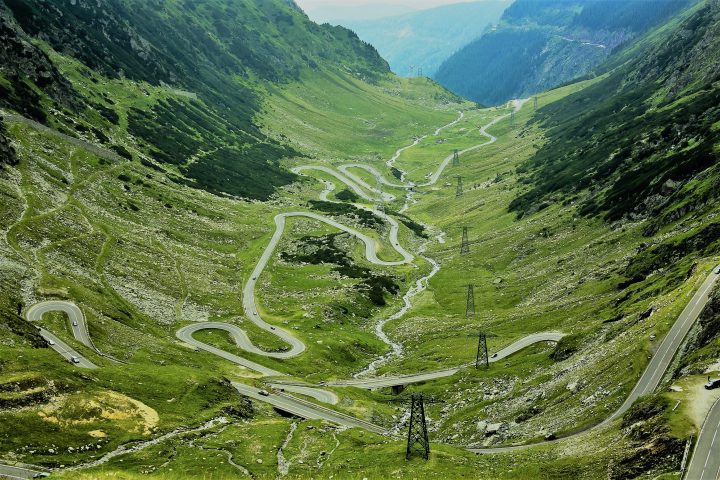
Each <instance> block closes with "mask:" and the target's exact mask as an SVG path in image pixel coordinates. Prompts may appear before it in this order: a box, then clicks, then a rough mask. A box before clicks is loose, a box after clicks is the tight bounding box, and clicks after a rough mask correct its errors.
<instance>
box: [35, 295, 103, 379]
mask: <svg viewBox="0 0 720 480" xmlns="http://www.w3.org/2000/svg"><path fill="white" fill-rule="evenodd" d="M48 312H65V313H66V314H67V316H68V319H69V321H70V328H71V329H72V333H73V336H74V337H75V339H76V340H77V341H79V342H80V343H82V344H83V345H85V346H87V347H89V348H92V349H93V350H94V349H95V347H94V346H93V344H92V341H91V340H90V335H89V333H88V330H87V323H86V322H85V315H83V313H82V311H81V310H80V308H78V306H77V305H75V304H74V303H71V302H64V301H60V300H51V301H47V302H41V303H38V304H36V305H33V306H32V307H30V309H29V310H28V311H27V314H26V317H27V319H28V321H30V322H39V321H40V320H42V316H43V315H44V314H45V313H48ZM38 328H39V330H40V335H41V336H42V337H43V338H44V339H45V340H47V341H48V344H50V348H52V349H53V350H55V351H56V352H58V353H59V354H60V355H62V357H63V358H65V359H66V360H67V361H68V362H70V363H72V364H73V365H76V366H78V367H82V368H98V366H97V365H95V364H94V363H92V362H91V361H90V360H88V359H87V358H85V357H83V356H82V355H81V354H80V353H78V352H77V351H76V350H74V349H73V348H72V347H70V346H69V345H68V344H67V343H65V342H63V341H62V340H60V338H58V337H57V336H55V335H54V334H53V333H52V332H50V331H48V330H46V329H44V328H40V327H38ZM72 357H77V359H78V363H75V362H72V360H71V359H72Z"/></svg>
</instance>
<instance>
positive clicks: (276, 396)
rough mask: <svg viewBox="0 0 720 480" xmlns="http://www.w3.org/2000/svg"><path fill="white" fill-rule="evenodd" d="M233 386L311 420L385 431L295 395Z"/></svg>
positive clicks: (245, 393)
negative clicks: (265, 393)
mask: <svg viewBox="0 0 720 480" xmlns="http://www.w3.org/2000/svg"><path fill="white" fill-rule="evenodd" d="M232 385H233V387H235V389H236V390H237V391H238V392H240V393H241V394H242V395H245V396H247V397H250V398H252V399H254V400H259V401H261V402H265V403H269V404H270V405H272V406H274V407H275V408H278V409H280V410H282V411H284V412H288V413H292V414H293V415H297V416H298V417H302V418H306V419H311V420H326V421H328V422H332V423H335V424H338V425H344V426H346V427H359V428H363V429H365V430H368V431H370V432H374V433H379V434H381V435H384V434H386V433H387V431H386V430H385V429H384V428H382V427H380V426H378V425H375V424H373V423H370V422H366V421H363V420H360V419H358V418H355V417H351V416H350V415H345V414H342V413H339V412H336V411H334V410H330V409H329V408H323V407H320V406H318V405H315V404H313V403H310V402H306V401H304V400H301V399H299V398H297V397H293V396H291V395H284V394H282V393H274V392H273V393H269V394H268V395H262V394H260V392H261V391H262V390H261V389H259V388H255V387H251V386H249V385H245V384H244V383H237V382H233V383H232Z"/></svg>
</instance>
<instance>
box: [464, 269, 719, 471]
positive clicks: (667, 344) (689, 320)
mask: <svg viewBox="0 0 720 480" xmlns="http://www.w3.org/2000/svg"><path fill="white" fill-rule="evenodd" d="M714 270H715V269H713V271H712V272H710V274H709V275H708V277H707V278H706V279H705V281H704V282H703V283H702V285H701V286H700V288H699V289H698V291H697V292H696V293H695V295H693V297H692V298H691V299H690V301H689V302H688V304H687V305H686V307H685V309H684V310H683V311H682V313H681V314H680V316H679V317H678V319H677V320H676V321H675V323H674V324H673V326H672V327H671V328H670V331H669V332H668V333H667V335H665V338H664V339H663V341H662V343H661V344H660V347H659V348H658V349H657V351H656V352H655V355H653V357H652V359H651V360H650V363H649V364H648V366H647V368H646V369H645V371H644V372H643V374H642V376H641V377H640V379H639V380H638V382H637V383H636V384H635V388H633V390H632V392H630V395H629V396H628V397H627V398H626V399H625V402H623V404H622V405H621V406H620V408H618V409H617V410H616V411H615V412H614V413H613V414H612V415H610V416H609V417H608V418H606V419H605V420H604V421H602V422H601V423H599V424H597V425H595V426H594V427H592V428H590V429H588V430H585V431H584V432H579V433H577V434H575V435H571V436H569V437H564V438H561V439H557V440H552V442H553V443H554V442H563V441H566V440H568V439H577V437H578V436H579V435H584V434H585V433H587V432H588V431H589V430H595V429H597V428H600V427H603V426H605V425H608V424H609V423H610V422H612V421H614V420H616V419H617V418H619V417H621V416H622V415H623V414H624V413H625V412H627V411H628V409H629V408H630V406H632V404H633V402H635V400H637V399H638V398H639V397H640V396H642V395H646V394H648V393H651V392H653V391H654V390H655V389H656V388H657V386H658V385H659V384H660V381H661V380H662V377H663V376H664V375H665V373H666V372H667V369H668V367H669V366H670V363H671V362H672V360H673V358H674V357H675V354H676V353H677V351H678V349H679V348H680V345H682V342H683V340H684V339H685V336H686V335H687V333H688V332H689V331H690V329H691V328H692V326H693V325H694V324H695V322H696V321H697V319H698V317H699V316H700V312H702V310H703V308H705V305H706V304H707V302H708V300H709V299H710V298H709V294H710V292H711V291H712V288H713V286H714V285H715V283H716V282H717V280H718V278H719V277H720V275H719V274H717V273H715V272H714ZM532 446H533V444H530V445H517V446H511V447H498V448H472V449H469V450H470V451H472V452H475V453H498V452H512V451H515V450H520V449H524V448H528V447H532ZM716 448H717V447H716ZM715 454H716V456H718V457H720V452H715ZM687 478H689V479H690V478H691V477H687ZM692 480H695V479H694V478H693V479H692ZM713 480H715V479H713Z"/></svg>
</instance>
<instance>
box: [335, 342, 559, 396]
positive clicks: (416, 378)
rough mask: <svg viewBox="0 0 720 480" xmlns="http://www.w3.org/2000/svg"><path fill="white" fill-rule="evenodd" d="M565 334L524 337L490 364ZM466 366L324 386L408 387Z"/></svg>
mask: <svg viewBox="0 0 720 480" xmlns="http://www.w3.org/2000/svg"><path fill="white" fill-rule="evenodd" d="M564 336H565V334H563V333H560V332H542V333H534V334H532V335H528V336H527V337H523V338H521V339H520V340H518V341H517V342H514V343H512V344H510V345H508V346H507V347H505V348H503V349H502V350H500V351H499V352H497V353H496V354H495V355H493V356H492V357H490V359H489V361H490V363H494V362H498V361H500V360H502V359H504V358H507V357H509V356H510V355H513V354H515V353H517V352H519V351H520V350H522V349H524V348H527V347H529V346H530V345H534V344H536V343H540V342H557V341H559V340H560V339H561V338H563V337H564ZM464 366H466V365H463V366H460V367H454V368H446V369H443V370H436V371H433V372H423V373H415V374H410V375H399V376H394V377H380V378H365V379H363V378H358V379H352V380H338V381H335V382H326V383H323V385H327V386H334V387H360V388H382V387H392V386H395V385H408V384H411V383H420V382H426V381H428V380H435V379H438V378H444V377H449V376H451V375H454V374H456V373H457V372H458V371H459V370H460V369H461V368H463V367H464Z"/></svg>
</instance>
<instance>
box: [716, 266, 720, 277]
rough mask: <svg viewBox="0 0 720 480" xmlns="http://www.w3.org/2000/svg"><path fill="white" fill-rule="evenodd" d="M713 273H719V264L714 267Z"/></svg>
mask: <svg viewBox="0 0 720 480" xmlns="http://www.w3.org/2000/svg"><path fill="white" fill-rule="evenodd" d="M715 273H717V274H718V275H720V265H718V266H717V267H715Z"/></svg>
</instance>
